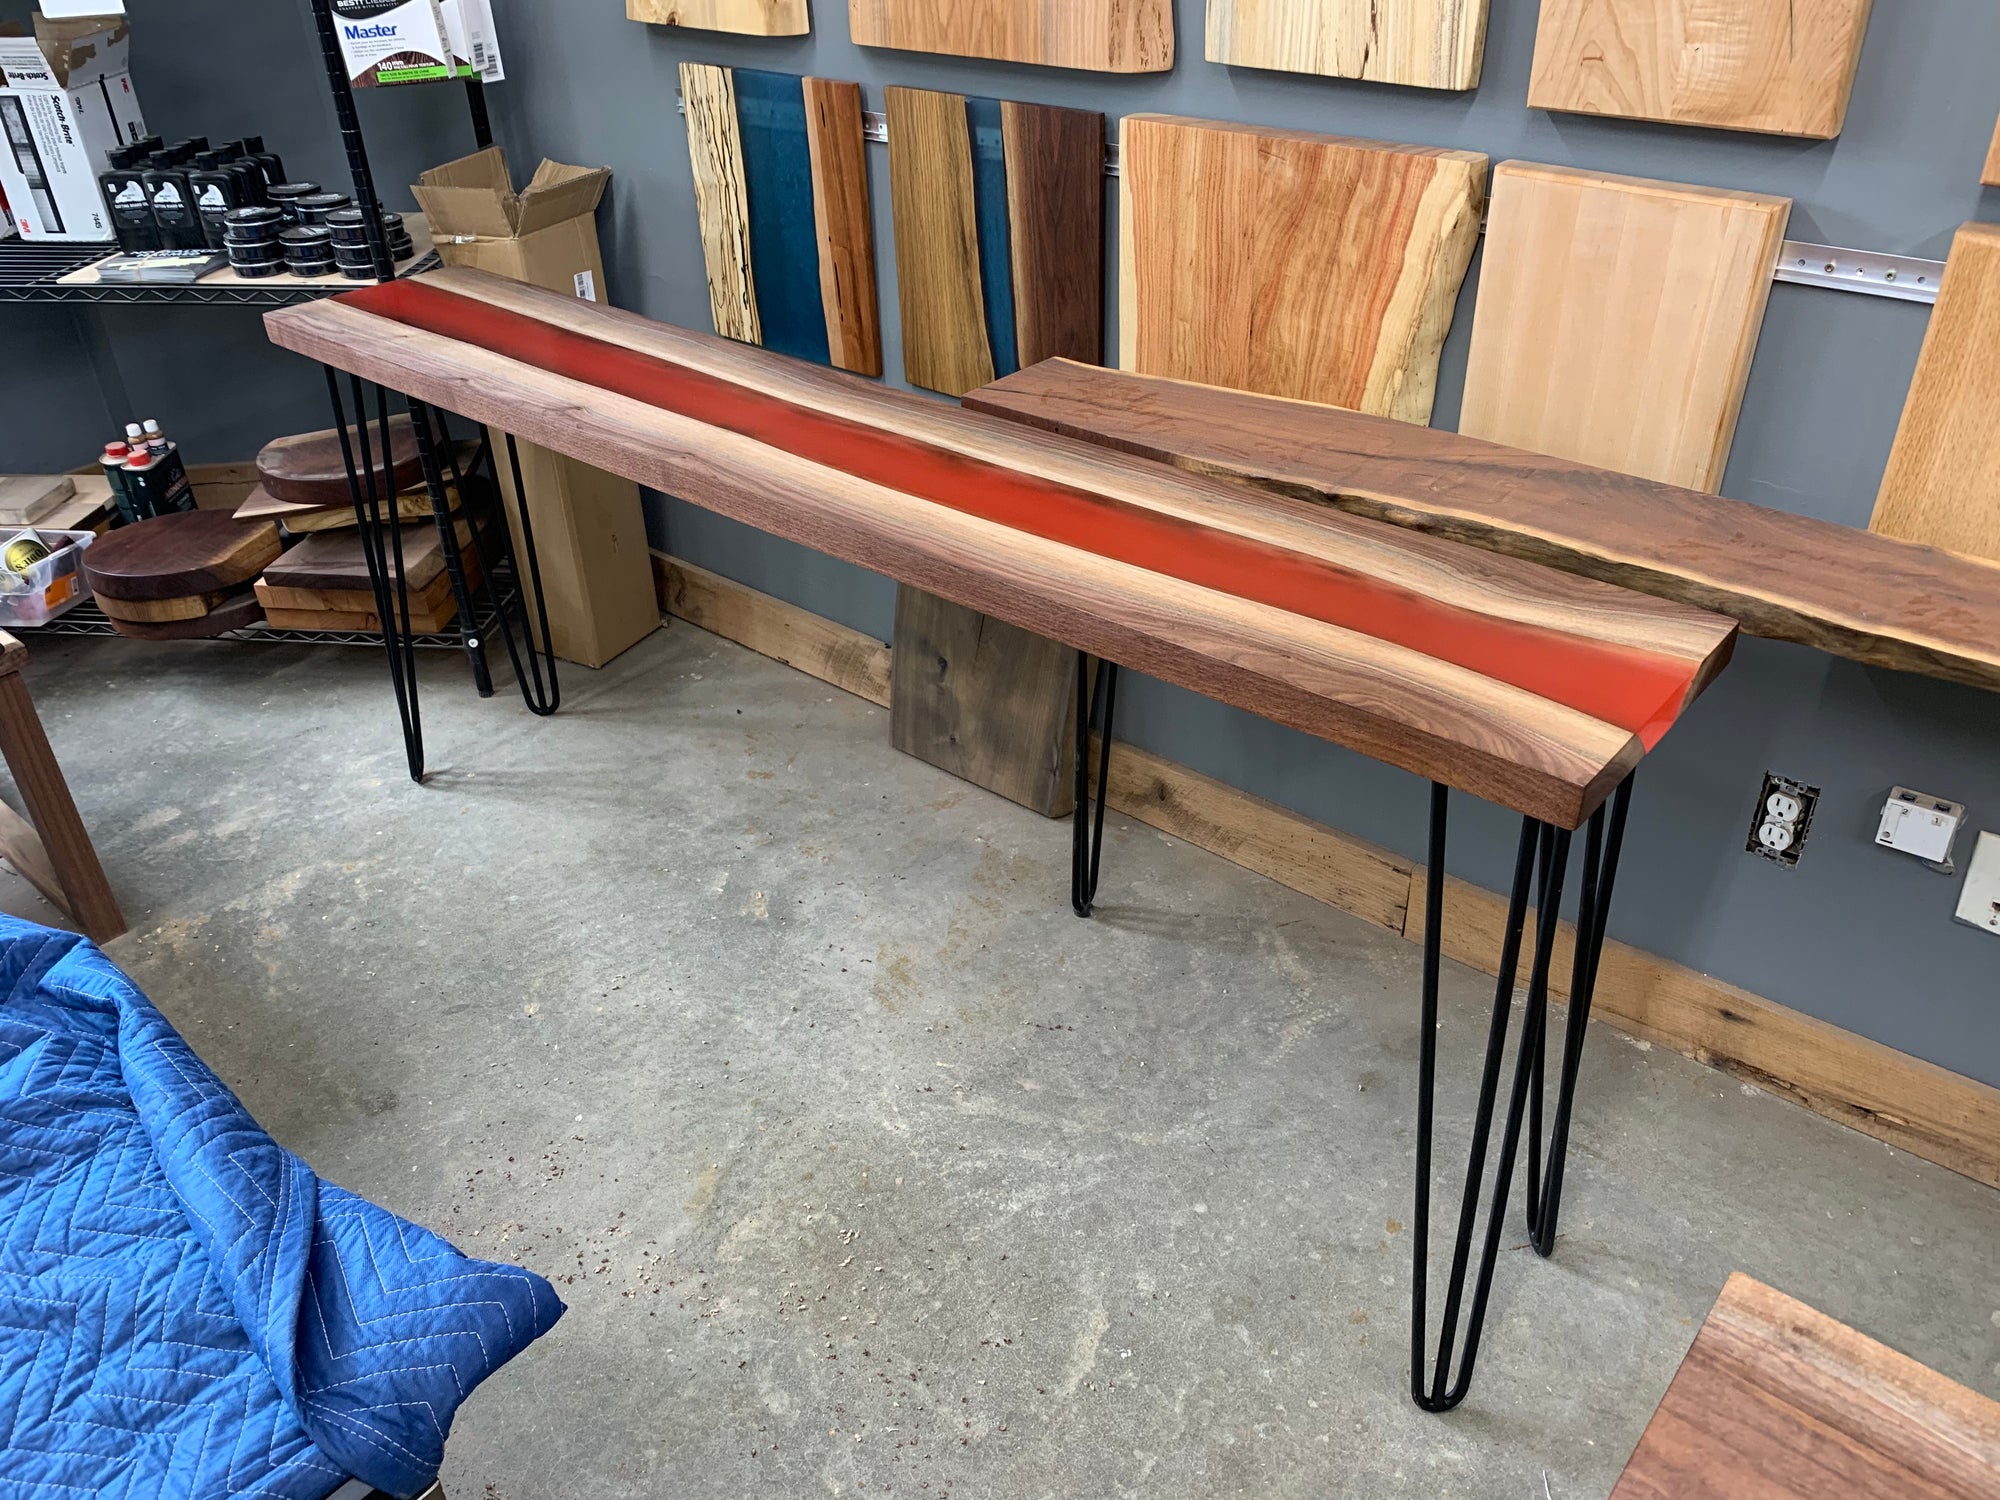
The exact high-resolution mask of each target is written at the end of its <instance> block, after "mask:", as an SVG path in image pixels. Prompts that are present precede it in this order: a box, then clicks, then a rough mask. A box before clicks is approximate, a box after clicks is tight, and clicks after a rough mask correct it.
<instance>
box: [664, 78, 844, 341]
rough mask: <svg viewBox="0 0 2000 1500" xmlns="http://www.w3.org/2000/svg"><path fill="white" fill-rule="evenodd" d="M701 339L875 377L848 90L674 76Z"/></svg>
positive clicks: (800, 82) (801, 82)
mask: <svg viewBox="0 0 2000 1500" xmlns="http://www.w3.org/2000/svg"><path fill="white" fill-rule="evenodd" d="M681 97H682V99H683V100H684V101H685V103H686V106H687V129H688V154H689V157H690V158H691V160H692V163H693V166H694V188H695V204H696V208H697V211H698V213H699V216H700V220H701V245H702V254H703V257H704V259H705V260H706V262H707V266H708V293H709V303H710V306H711V308H712V310H713V311H714V314H715V331H716V332H717V333H719V334H721V335H722V336H723V337H725V338H732V339H740V340H742V341H743V342H744V343H746V344H762V345H764V346H766V347H767V348H771V349H776V350H778V351H780V352H781V353H785V354H793V355H797V356H798V357H799V358H801V359H810V360H815V361H817V362H818V363H820V364H831V365H834V366H836V367H837V368H839V369H842V370H852V371H854V372H856V373H857V374H861V375H880V374H881V373H882V334H881V315H880V310H879V308H878V305H877V302H876V293H875V242H874V230H873V228H872V226H871V224H870V222H869V211H868V162H867V158H866V156H865V154H864V153H865V150H866V147H865V145H864V143H863V137H862V133H861V86H860V85H859V84H854V83H836V82H834V81H833V80H832V79H828V78H800V77H797V76H796V75H794V74H790V73H762V72H757V71H755V70H753V69H750V68H718V67H711V66H709V65H707V64H704V63H682V64H681Z"/></svg>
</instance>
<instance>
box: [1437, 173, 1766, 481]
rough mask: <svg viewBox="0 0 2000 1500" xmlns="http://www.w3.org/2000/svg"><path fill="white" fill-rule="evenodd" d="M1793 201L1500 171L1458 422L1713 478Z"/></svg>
mask: <svg viewBox="0 0 2000 1500" xmlns="http://www.w3.org/2000/svg"><path fill="white" fill-rule="evenodd" d="M1791 207H1792V203H1791V199H1789V198H1779V197H1773V196H1770V195H1769V194H1765V193H1739V192H1730V191H1726V190H1723V189H1720V188H1704V187H1692V186H1688V185H1686V184H1683V183H1676V182H1653V181H1649V180H1647V179H1644V178H1638V177H1615V176H1612V175H1610V174H1608V173H1603V172H1578V171H1572V170H1570V169H1568V168H1564V167H1548V166H1540V165H1537V164H1536V163H1533V162H1503V163H1501V164H1500V165H1499V166H1498V167H1495V168H1494V169H1493V203H1492V208H1491V210H1490V212H1489V214H1488V216H1487V226H1486V259H1485V263H1484V266H1483V268H1482V269H1481V271H1480V277H1479V303H1478V307H1477V309H1476V311H1475V314H1474V319H1473V325H1472V351H1471V356H1470V360H1469V363H1468V367H1467V370H1466V377H1465V403H1464V407H1463V410H1462V412H1461V414H1460V417H1459V431H1460V432H1463V433H1464V434H1466V435H1467V436H1468V437H1480V438H1487V439H1490V440H1491V441H1493V442H1496V443H1505V444H1507V445H1508V446H1509V447H1512V448H1526V449H1528V450H1529V451H1531V452H1534V453H1547V454H1550V455H1552V456H1553V457H1557V458H1573V459H1576V460H1578V461H1579V462H1582V463H1588V464H1595V465H1596V466H1597V467H1599V468H1602V469H1615V470H1617V471H1618V472H1619V473H1622V474H1634V475H1637V476H1639V477H1640V478H1642V479H1658V480H1661V481H1663V482H1665V483H1668V484H1677V485H1682V486H1685V487H1686V488H1688V489H1695V490H1706V491H1709V492H1711V493H1712V492H1714V491H1715V490H1717V489H1719V488H1720V487H1721V484H1722V474H1723V469H1724V467H1725V466H1726V465H1727V463H1728V461H1729V448H1730V443H1731V441H1732V440H1733V439H1734V437H1735V434H1736V419H1737V415H1738V413H1739V412H1740V411H1741V409H1742V405H1743V392H1744V388H1745V387H1746V386H1747V385H1748V383H1749V379H1750V360H1751V356H1752V355H1753V354H1754V353H1755V352H1756V348H1757V335H1758V333H1759V331H1760V330H1761V329H1762V327H1763V324H1764V309H1765V306H1766V304H1767V303H1768V302H1769V301H1770V295H1771V273H1772V270H1773V268H1774V267H1775V266H1776V264H1777V260H1778V252H1779V247H1780V246H1781V245H1782V244H1783V243H1784V238H1785V224H1786V221H1787V219H1788V218H1789V217H1790V214H1791Z"/></svg>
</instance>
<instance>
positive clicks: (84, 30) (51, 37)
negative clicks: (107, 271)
mask: <svg viewBox="0 0 2000 1500" xmlns="http://www.w3.org/2000/svg"><path fill="white" fill-rule="evenodd" d="M131 37H132V30H131V27H130V26H128V25H127V24H126V23H125V22H124V21H123V20H122V19H121V18H119V17H116V16H104V17H95V18H92V19H88V20H81V21H50V20H47V19H45V18H43V17H42V16H39V15H38V16H36V17H35V34H34V35H33V36H19V35H0V189H4V190H5V192H6V197H7V206H8V209H9V213H10V217H11V219H12V223H13V227H14V228H15V229H17V230H19V231H20V233H21V236H22V238H24V239H31V240H109V239H112V238H113V237H114V235H113V231H112V227H111V215H110V213H109V212H108V211H107V210H106V209H105V207H104V195H103V193H102V192H100V191H99V190H98V186H97V174H98V173H99V172H102V171H103V170H104V169H105V168H106V167H107V166H108V165H110V163H109V160H108V158H109V155H110V153H111V151H112V150H113V149H114V148H115V147H118V146H124V145H130V144H131V143H132V142H133V141H136V140H139V139H141V138H142V137H143V136H144V135H145V134H146V119H145V116H144V115H142V114H141V113H140V112H139V99H138V96H137V95H136V94H134V93H133V92H132V75H131V71H130V67H131V61H130V59H131Z"/></svg>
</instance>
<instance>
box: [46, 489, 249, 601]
mask: <svg viewBox="0 0 2000 1500" xmlns="http://www.w3.org/2000/svg"><path fill="white" fill-rule="evenodd" d="M283 550H284V547H283V544H282V543H281V542H280V541H279V538H278V528H277V527H276V526H274V525H273V524H272V523H271V522H269V521H256V522H251V523H248V524H245V523H244V522H242V521H239V520H237V519H236V518H235V517H234V516H232V515H231V514H230V513H229V512H228V511H225V510H194V511H189V512H187V513H186V514H185V515H178V516H160V517H157V518H156V519H154V520H151V521H141V522H139V524H138V525H136V526H126V527H122V528H121V529H119V530H117V531H114V532H112V533H110V534H109V535H108V536H104V537H101V538H99V539H98V541H97V542H95V543H94V544H93V545H92V546H91V547H90V549H89V550H88V551H87V552H85V553H84V557H83V571H84V576H85V577H86V578H87V579H88V580H89V582H90V587H91V591H92V592H93V593H97V594H100V595H103V596H104V597H106V598H109V599H126V600H131V601H134V602H137V603H145V602H148V601H151V600H158V599H185V598H187V597H188V596H190V595H194V594H213V593H216V592H219V591H220V590H223V589H229V588H234V587H235V586H236V585H238V584H247V583H249V582H250V581H251V580H252V579H254V578H256V576H257V575H258V574H259V573H261V572H263V571H264V569H265V568H266V567H267V566H269V565H270V564H271V563H274V562H276V561H277V560H278V554H279V553H280V552H281V551H283Z"/></svg>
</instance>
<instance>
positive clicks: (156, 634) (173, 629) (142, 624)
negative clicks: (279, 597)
mask: <svg viewBox="0 0 2000 1500" xmlns="http://www.w3.org/2000/svg"><path fill="white" fill-rule="evenodd" d="M263 618H264V606H263V605H262V604H261V603H259V602H258V599H257V595H256V594H255V593H254V592H253V591H252V590H250V589H247V588H246V589H243V590H241V591H240V592H238V593H233V594H231V595H230V596H229V598H228V599H227V601H225V602H224V603H222V604H218V605H217V606H216V607H215V608H214V609H212V610H210V611H209V612H208V613H207V614H205V615H203V616H201V618H199V619H196V620H160V621H156V622H152V623H148V622H146V621H143V620H121V619H118V618H117V617H116V616H113V617H112V618H111V628H112V629H113V630H115V631H117V632H118V633H119V634H120V635H129V636H131V637H132V638H133V639H134V640H139V641H205V640H210V639H212V638H213V637H215V636H218V635H227V634H228V633H229V632H230V631H232V630H241V629H242V628H243V627H244V626H245V625H255V624H256V623H257V622H258V621H259V620H261V619H263Z"/></svg>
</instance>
